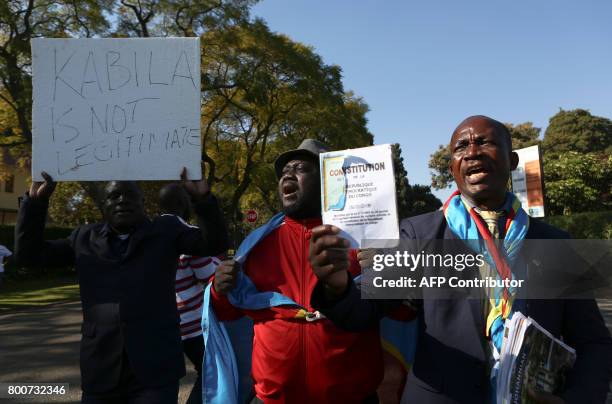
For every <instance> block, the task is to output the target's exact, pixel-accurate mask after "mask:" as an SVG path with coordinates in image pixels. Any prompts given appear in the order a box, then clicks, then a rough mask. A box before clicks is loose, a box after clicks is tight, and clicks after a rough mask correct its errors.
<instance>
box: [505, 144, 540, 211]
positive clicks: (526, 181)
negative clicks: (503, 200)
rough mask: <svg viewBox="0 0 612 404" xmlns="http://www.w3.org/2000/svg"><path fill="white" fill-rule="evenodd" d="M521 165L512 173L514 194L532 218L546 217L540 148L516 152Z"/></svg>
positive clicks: (532, 147) (526, 148)
mask: <svg viewBox="0 0 612 404" xmlns="http://www.w3.org/2000/svg"><path fill="white" fill-rule="evenodd" d="M514 151H515V152H516V153H517V154H518V156H519V163H518V166H517V167H516V169H515V170H513V171H512V192H514V194H515V195H516V197H517V198H518V199H519V200H520V201H521V204H522V205H523V209H525V211H526V212H527V213H528V214H529V216H531V217H544V192H543V189H542V162H541V161H540V149H539V146H537V145H536V146H529V147H525V148H524V149H518V150H514Z"/></svg>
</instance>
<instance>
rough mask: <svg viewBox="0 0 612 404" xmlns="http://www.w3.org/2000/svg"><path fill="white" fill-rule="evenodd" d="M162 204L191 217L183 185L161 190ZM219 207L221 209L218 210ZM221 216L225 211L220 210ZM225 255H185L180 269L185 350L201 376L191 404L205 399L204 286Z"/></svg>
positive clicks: (224, 234) (219, 232) (178, 295)
mask: <svg viewBox="0 0 612 404" xmlns="http://www.w3.org/2000/svg"><path fill="white" fill-rule="evenodd" d="M159 206H160V209H161V213H162V215H164V214H170V215H175V216H177V217H179V218H181V219H183V220H184V221H189V219H190V218H191V201H190V198H189V194H188V193H187V192H186V191H185V189H184V188H183V187H182V186H181V185H180V184H176V183H173V184H168V185H166V186H164V187H163V188H162V189H161V190H160V192H159ZM217 210H218V209H217ZM217 213H218V214H219V215H221V212H219V211H218V212H217ZM214 230H215V232H216V233H217V237H220V238H222V239H227V231H226V228H225V226H221V227H220V228H216V229H214ZM222 258H223V255H219V256H212V257H198V256H192V255H181V256H180V257H179V261H178V268H177V271H176V305H177V309H178V312H179V315H180V317H181V339H182V341H183V351H184V352H185V355H186V356H187V358H189V361H190V362H191V363H192V364H193V367H194V369H195V371H196V372H197V374H198V377H197V379H196V381H195V383H194V385H193V388H192V389H191V393H190V394H189V398H188V399H187V404H199V403H201V402H202V362H203V360H204V339H203V338H202V326H201V322H202V299H203V296H204V288H203V285H205V284H206V283H208V280H209V279H210V277H211V276H212V275H213V274H214V273H215V269H216V268H217V266H218V265H219V262H220V259H222Z"/></svg>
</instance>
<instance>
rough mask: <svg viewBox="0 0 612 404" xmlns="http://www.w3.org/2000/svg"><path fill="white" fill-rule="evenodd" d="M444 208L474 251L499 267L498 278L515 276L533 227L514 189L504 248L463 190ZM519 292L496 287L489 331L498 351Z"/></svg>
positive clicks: (457, 232)
mask: <svg viewBox="0 0 612 404" xmlns="http://www.w3.org/2000/svg"><path fill="white" fill-rule="evenodd" d="M443 209H444V216H445V217H446V222H447V223H448V227H450V229H451V230H452V232H453V233H454V234H455V235H456V236H457V237H459V238H460V239H462V240H468V245H469V246H470V248H472V249H473V250H474V251H476V252H478V253H481V254H483V256H484V257H485V260H486V261H487V263H488V264H489V265H490V266H491V267H492V268H493V269H495V270H496V272H497V278H498V279H509V280H512V279H513V276H514V275H513V273H512V264H513V263H514V262H515V260H516V258H517V257H518V253H519V251H520V248H521V245H522V243H523V240H524V239H525V236H526V235H527V230H528V229H529V216H528V215H527V213H526V212H525V211H524V210H523V208H522V207H521V202H520V200H519V199H518V198H517V197H516V196H515V195H514V194H513V193H511V192H508V193H507V195H506V203H505V204H504V210H505V211H506V213H507V216H506V224H505V236H504V240H503V244H502V247H503V249H500V248H499V247H498V244H497V243H496V242H495V239H493V237H492V236H491V232H490V231H489V229H488V227H487V225H486V223H485V222H484V220H483V219H482V218H481V217H480V215H478V213H477V212H476V210H475V208H474V207H469V206H467V205H466V204H465V203H464V202H463V200H462V199H461V196H460V193H459V191H455V192H454V193H453V194H452V195H451V196H450V198H449V199H448V200H447V201H446V203H445V204H444V208H443ZM477 241H478V242H477ZM515 293H516V291H515V290H513V288H496V289H495V290H494V291H493V293H492V296H491V311H490V312H489V315H488V317H487V324H486V328H485V335H486V336H487V337H489V338H490V339H491V341H492V342H493V345H494V346H495V348H496V349H497V350H498V351H501V343H502V341H503V330H504V321H505V320H506V319H507V318H508V316H509V315H510V313H511V312H512V301H513V298H514V295H515Z"/></svg>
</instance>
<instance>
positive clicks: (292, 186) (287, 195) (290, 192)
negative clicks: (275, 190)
mask: <svg viewBox="0 0 612 404" xmlns="http://www.w3.org/2000/svg"><path fill="white" fill-rule="evenodd" d="M298 190H299V188H298V184H297V182H296V181H292V180H285V182H283V185H282V187H281V192H282V196H283V199H293V198H296V197H297V193H298Z"/></svg>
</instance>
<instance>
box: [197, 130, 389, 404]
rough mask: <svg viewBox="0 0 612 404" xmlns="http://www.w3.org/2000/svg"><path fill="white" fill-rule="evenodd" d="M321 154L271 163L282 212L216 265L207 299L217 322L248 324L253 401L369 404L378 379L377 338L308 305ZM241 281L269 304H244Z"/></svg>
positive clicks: (312, 149)
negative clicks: (259, 306) (242, 319)
mask: <svg viewBox="0 0 612 404" xmlns="http://www.w3.org/2000/svg"><path fill="white" fill-rule="evenodd" d="M327 150H328V148H327V146H326V145H324V144H323V143H321V142H319V141H316V140H313V139H306V140H304V141H303V142H302V144H300V146H299V147H298V148H297V149H295V150H291V151H288V152H285V153H283V154H281V155H280V156H279V157H278V158H277V159H276V161H275V169H276V175H277V177H278V179H279V182H278V192H279V197H280V199H281V203H282V207H283V208H282V213H281V214H278V215H276V216H274V217H273V218H272V219H271V220H270V222H269V223H268V224H266V225H264V226H263V227H262V228H260V229H258V230H256V231H254V232H253V233H252V234H251V235H250V236H249V237H247V239H246V240H245V241H244V242H243V244H242V245H241V247H240V248H239V249H238V252H237V254H236V257H235V260H229V261H224V262H222V263H221V265H220V266H219V267H218V268H217V271H216V274H215V277H214V281H213V287H212V288H211V291H210V294H211V298H210V299H211V302H212V305H213V307H214V310H215V312H216V315H217V317H219V318H220V319H221V320H230V319H235V318H237V317H239V316H242V315H247V316H249V317H250V318H251V319H253V322H254V339H253V352H252V377H253V380H254V383H255V395H256V397H255V398H254V400H253V402H265V403H332V402H343V403H363V402H368V401H369V400H376V395H375V391H376V388H377V386H378V384H379V383H380V380H381V378H382V354H381V348H380V341H379V334H378V331H377V330H376V329H369V330H366V331H363V332H359V333H353V332H346V331H343V330H341V329H340V328H337V327H336V326H335V325H334V324H332V323H331V322H330V321H329V320H327V319H326V318H322V317H321V316H320V314H319V313H318V312H315V311H314V309H313V308H312V306H311V305H310V296H311V294H312V292H313V289H314V287H315V285H316V283H317V278H316V276H315V274H314V272H313V270H312V268H311V266H310V263H309V261H308V251H309V244H310V237H311V230H312V228H314V227H316V226H318V225H320V224H321V206H320V203H321V197H320V195H321V194H320V176H319V153H321V152H325V151H327ZM346 269H347V270H348V271H349V272H350V273H351V274H353V275H355V274H357V273H359V271H360V267H359V263H358V262H357V259H356V254H355V252H354V251H352V252H351V253H350V260H349V262H348V263H347V268H346ZM243 275H246V277H245V276H243ZM247 277H248V281H245V278H247ZM249 282H252V285H254V287H255V289H256V290H257V292H256V294H257V295H261V296H262V299H264V298H265V299H267V300H266V301H269V302H273V303H271V304H269V305H268V306H269V307H266V308H264V309H249V307H253V305H251V306H248V305H246V304H244V302H245V301H247V300H249V299H244V298H243V297H244V294H245V293H243V292H244V291H245V290H252V289H249ZM271 292H275V293H271ZM264 295H265V296H264ZM249 301H250V302H252V301H253V299H251V300H249ZM274 302H277V303H274ZM237 307H240V309H238V308H237ZM206 349H207V351H208V345H207V348H206ZM205 388H206V384H205Z"/></svg>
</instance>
